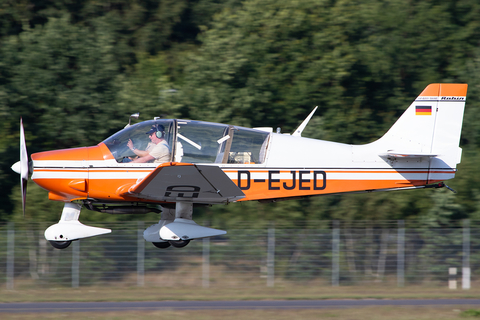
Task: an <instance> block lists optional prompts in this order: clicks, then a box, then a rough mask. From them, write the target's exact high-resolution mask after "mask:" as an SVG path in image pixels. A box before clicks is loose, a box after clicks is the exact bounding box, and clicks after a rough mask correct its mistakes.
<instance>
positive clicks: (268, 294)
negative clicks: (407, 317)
mask: <svg viewBox="0 0 480 320" xmlns="http://www.w3.org/2000/svg"><path fill="white" fill-rule="evenodd" d="M146 284H147V285H146V286H144V287H137V286H127V285H122V284H117V285H115V286H113V285H110V286H91V287H80V288H65V287H63V288H58V287H49V286H43V287H41V288H38V287H32V286H31V285H28V282H25V283H22V282H20V281H17V282H16V288H17V289H15V290H6V289H2V290H0V302H47V301H56V302H60V301H159V300H273V299H278V300H285V299H287V300H288V299H310V300H312V299H420V298H424V299H439V298H444V299H445V298H446V299H459V298H479V297H480V288H479V287H480V286H477V285H475V283H474V284H472V289H470V290H462V289H457V290H449V289H448V288H446V286H445V287H438V286H408V287H405V288H398V287H396V286H394V285H392V286H388V285H362V286H360V285H357V286H340V287H331V286H327V285H325V284H318V285H315V284H312V283H310V284H308V285H307V284H305V285H298V284H290V283H281V284H276V286H275V287H273V288H268V287H266V286H258V285H257V286H254V285H249V286H243V287H238V286H232V287H228V286H222V287H211V288H202V287H198V286H189V285H177V286H169V287H165V286H161V285H154V286H153V285H151V282H146Z"/></svg>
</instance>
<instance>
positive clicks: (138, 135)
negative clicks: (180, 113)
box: [103, 120, 175, 162]
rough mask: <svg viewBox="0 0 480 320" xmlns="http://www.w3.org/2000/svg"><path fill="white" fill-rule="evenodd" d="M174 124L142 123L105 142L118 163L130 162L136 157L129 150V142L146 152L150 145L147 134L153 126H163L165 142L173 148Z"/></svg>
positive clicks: (159, 121)
mask: <svg viewBox="0 0 480 320" xmlns="http://www.w3.org/2000/svg"><path fill="white" fill-rule="evenodd" d="M174 123H175V121H174V120H151V121H144V122H140V123H137V124H135V125H132V126H130V127H128V128H125V129H123V130H121V131H119V132H117V133H115V134H114V135H113V136H111V137H110V138H108V139H106V140H105V141H103V142H104V143H105V145H106V146H107V147H108V149H110V152H111V153H112V155H113V157H114V158H115V160H117V162H130V161H131V160H132V159H133V158H135V157H136V155H135V154H134V153H133V152H132V151H131V150H130V149H129V148H128V146H127V143H128V140H130V139H131V140H132V142H133V144H134V146H135V148H137V149H140V150H145V149H146V148H147V146H148V144H149V143H150V138H149V135H148V134H147V132H148V131H150V129H152V127H153V126H156V125H162V126H163V127H164V128H165V140H166V142H167V143H168V145H169V146H170V148H171V146H172V142H173V138H174V132H173V131H174Z"/></svg>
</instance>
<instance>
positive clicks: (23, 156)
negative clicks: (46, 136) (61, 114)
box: [12, 119, 29, 217]
mask: <svg viewBox="0 0 480 320" xmlns="http://www.w3.org/2000/svg"><path fill="white" fill-rule="evenodd" d="M12 170H13V171H15V172H16V173H18V174H20V187H21V189H22V209H23V216H24V217H25V199H26V196H27V181H28V174H29V170H28V154H27V146H26V144H25V132H24V130H23V121H22V119H20V161H18V162H17V163H15V164H14V165H13V166H12Z"/></svg>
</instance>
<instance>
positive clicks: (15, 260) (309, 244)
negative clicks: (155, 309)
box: [0, 220, 480, 289]
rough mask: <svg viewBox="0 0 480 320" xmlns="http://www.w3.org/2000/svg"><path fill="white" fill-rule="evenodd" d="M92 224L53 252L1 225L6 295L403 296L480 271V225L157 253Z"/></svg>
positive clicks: (132, 228)
mask: <svg viewBox="0 0 480 320" xmlns="http://www.w3.org/2000/svg"><path fill="white" fill-rule="evenodd" d="M94 225H95V226H99V227H108V228H111V229H112V230H113V232H112V233H111V234H108V235H104V236H99V237H94V238H90V239H84V240H80V241H74V242H73V243H72V245H71V246H70V247H69V248H67V249H64V250H57V249H53V248H52V247H51V246H50V245H49V244H48V242H47V241H46V240H45V239H44V237H43V232H44V230H45V228H46V227H47V225H42V224H35V223H33V224H32V223H28V224H27V223H15V224H14V223H8V224H3V225H0V248H1V249H0V261H1V262H3V263H1V265H0V277H1V278H0V279H5V287H6V288H8V289H13V288H16V287H17V286H18V285H19V284H23V285H25V283H28V285H29V286H36V285H38V286H43V285H49V286H72V287H78V286H88V285H99V284H101V285H108V284H111V285H118V284H119V283H120V284H125V285H138V286H162V287H168V286H176V285H190V286H199V287H221V286H229V287H232V286H233V287H235V286H238V287H242V286H271V287H272V286H275V285H279V284H280V283H287V282H293V283H301V284H302V285H318V284H323V285H332V286H341V285H356V284H365V283H389V284H390V285H395V286H400V287H401V286H407V285H412V284H423V283H433V284H441V285H446V284H447V282H448V280H449V277H450V280H452V277H455V276H452V275H450V276H449V269H450V268H457V270H458V278H459V280H461V282H460V283H461V286H462V287H463V288H465V289H467V288H469V287H470V283H471V281H474V280H475V279H476V275H475V270H478V267H479V266H480V255H479V253H478V252H479V250H478V249H480V221H469V220H463V221H457V222H452V223H449V224H448V225H447V226H435V227H431V226H428V225H424V224H421V223H419V222H411V221H409V222H404V221H381V222H379V221H375V222H369V221H356V222H350V223H346V222H338V221H316V222H309V223H306V224H304V225H302V226H301V227H295V228H293V227H284V226H279V225H276V226H274V225H273V224H271V226H270V227H267V228H264V229H261V228H254V227H253V224H252V226H248V225H244V226H241V227H237V229H233V230H232V229H229V230H228V233H227V235H225V236H222V237H215V238H211V239H200V240H195V241H192V242H191V243H190V244H189V245H188V246H187V247H185V248H181V249H179V248H173V247H171V248H168V249H158V248H156V247H154V246H153V245H151V244H150V243H148V242H145V241H144V240H143V230H144V229H145V227H146V226H148V225H149V224H147V223H146V222H145V223H144V222H124V223H118V222H116V223H109V224H106V223H95V224H94ZM470 270H472V272H470ZM450 271H453V270H450ZM0 283H1V282H0ZM5 287H4V288H5Z"/></svg>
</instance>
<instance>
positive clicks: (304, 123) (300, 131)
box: [292, 106, 318, 137]
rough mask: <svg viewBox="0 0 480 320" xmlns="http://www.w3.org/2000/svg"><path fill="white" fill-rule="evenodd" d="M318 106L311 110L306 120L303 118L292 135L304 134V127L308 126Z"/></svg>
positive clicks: (299, 135)
mask: <svg viewBox="0 0 480 320" xmlns="http://www.w3.org/2000/svg"><path fill="white" fill-rule="evenodd" d="M317 108H318V106H316V107H315V109H313V111H312V112H310V114H309V115H308V117H306V118H305V120H303V122H302V124H301V125H300V126H299V127H298V128H297V129H295V131H294V132H293V133H292V136H297V137H301V136H302V132H303V129H305V127H306V126H307V124H308V122H309V121H310V119H311V118H312V117H313V114H314V113H315V111H316V110H317Z"/></svg>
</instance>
